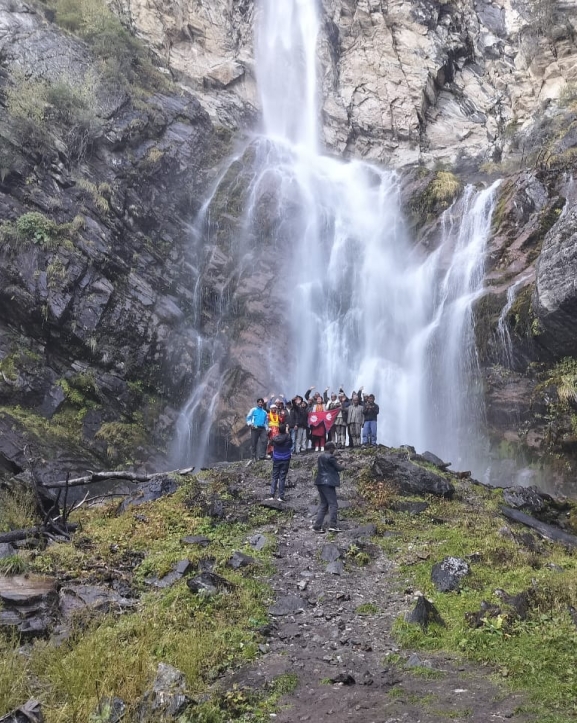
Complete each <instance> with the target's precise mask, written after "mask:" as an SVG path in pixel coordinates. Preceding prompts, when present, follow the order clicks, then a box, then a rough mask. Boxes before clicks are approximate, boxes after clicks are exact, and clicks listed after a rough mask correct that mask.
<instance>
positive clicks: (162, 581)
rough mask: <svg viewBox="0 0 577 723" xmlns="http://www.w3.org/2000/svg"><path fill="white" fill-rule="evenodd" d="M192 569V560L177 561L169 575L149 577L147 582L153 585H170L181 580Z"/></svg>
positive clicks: (162, 586) (161, 586) (160, 586)
mask: <svg viewBox="0 0 577 723" xmlns="http://www.w3.org/2000/svg"><path fill="white" fill-rule="evenodd" d="M191 569H192V563H191V562H190V560H180V562H177V563H176V565H175V566H174V567H173V569H172V571H171V572H169V573H168V574H167V575H164V577H161V578H158V577H156V576H154V577H148V578H146V580H145V582H146V584H147V585H152V586H153V587H159V588H165V587H170V586H171V585H174V584H175V583H176V582H178V581H179V580H181V579H182V578H183V577H184V576H185V575H186V574H187V573H188V572H190V570H191Z"/></svg>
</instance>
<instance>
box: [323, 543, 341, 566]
mask: <svg viewBox="0 0 577 723" xmlns="http://www.w3.org/2000/svg"><path fill="white" fill-rule="evenodd" d="M340 556H341V551H340V550H339V548H338V547H337V546H336V545H333V544H332V543H329V544H328V545H323V548H322V550H321V560H324V561H325V562H334V561H335V560H338V559H339V557H340Z"/></svg>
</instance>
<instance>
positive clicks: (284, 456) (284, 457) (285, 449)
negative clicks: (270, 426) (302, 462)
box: [269, 422, 293, 502]
mask: <svg viewBox="0 0 577 723" xmlns="http://www.w3.org/2000/svg"><path fill="white" fill-rule="evenodd" d="M271 442H272V480H271V483H270V497H269V499H271V500H274V496H275V494H276V489H277V484H278V501H279V502H284V501H285V500H284V486H285V482H286V477H287V474H288V471H289V466H290V463H291V449H292V445H293V442H292V439H291V436H290V434H289V433H288V432H287V431H286V424H285V423H284V422H281V423H280V424H279V428H278V434H277V435H276V436H274V437H273V438H272V440H271Z"/></svg>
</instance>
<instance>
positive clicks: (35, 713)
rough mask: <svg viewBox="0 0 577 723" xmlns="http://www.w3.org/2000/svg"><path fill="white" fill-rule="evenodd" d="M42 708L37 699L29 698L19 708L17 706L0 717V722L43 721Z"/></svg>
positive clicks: (34, 722) (30, 722) (22, 722)
mask: <svg viewBox="0 0 577 723" xmlns="http://www.w3.org/2000/svg"><path fill="white" fill-rule="evenodd" d="M43 721H44V716H43V715H42V708H41V706H40V703H39V702H38V701H37V700H32V699H30V700H29V701H28V702H27V703H25V704H24V705H23V706H22V707H21V708H17V709H16V710H13V711H12V712H10V713H7V714H6V715H3V716H2V717H1V718H0V723H43Z"/></svg>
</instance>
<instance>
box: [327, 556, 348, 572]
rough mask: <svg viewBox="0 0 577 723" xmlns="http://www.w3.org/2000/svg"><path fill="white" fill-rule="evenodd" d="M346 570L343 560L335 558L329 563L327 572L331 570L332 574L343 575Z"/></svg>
mask: <svg viewBox="0 0 577 723" xmlns="http://www.w3.org/2000/svg"><path fill="white" fill-rule="evenodd" d="M344 571H345V566H344V565H343V561H342V560H335V561H334V562H329V564H328V565H327V572H330V573H331V575H342V574H343V572H344Z"/></svg>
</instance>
